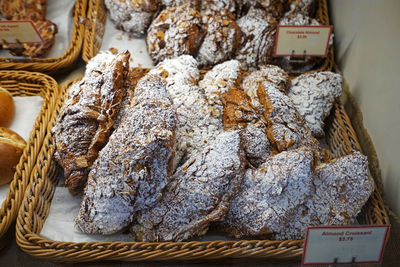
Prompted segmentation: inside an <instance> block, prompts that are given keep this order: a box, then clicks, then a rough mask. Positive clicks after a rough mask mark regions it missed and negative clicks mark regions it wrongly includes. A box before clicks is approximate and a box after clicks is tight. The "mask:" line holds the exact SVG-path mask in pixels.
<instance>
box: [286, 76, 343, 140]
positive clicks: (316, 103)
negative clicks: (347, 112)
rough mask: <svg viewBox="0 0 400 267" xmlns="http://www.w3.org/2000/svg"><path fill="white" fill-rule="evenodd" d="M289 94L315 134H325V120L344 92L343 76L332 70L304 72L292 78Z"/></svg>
mask: <svg viewBox="0 0 400 267" xmlns="http://www.w3.org/2000/svg"><path fill="white" fill-rule="evenodd" d="M287 94H288V96H289V97H290V99H291V100H292V102H293V104H294V106H295V107H296V109H297V110H298V111H299V113H300V114H301V116H303V118H304V120H305V122H306V125H307V126H308V128H310V130H311V132H312V134H313V135H314V136H324V130H323V126H324V120H325V118H326V117H327V116H328V115H329V113H330V111H331V109H332V106H333V103H334V101H335V99H336V98H338V97H340V95H341V94H342V77H341V76H340V74H336V73H333V72H330V71H325V72H315V73H311V74H303V75H300V76H298V77H296V78H294V79H293V80H292V86H291V87H290V88H289V90H288V93H287Z"/></svg>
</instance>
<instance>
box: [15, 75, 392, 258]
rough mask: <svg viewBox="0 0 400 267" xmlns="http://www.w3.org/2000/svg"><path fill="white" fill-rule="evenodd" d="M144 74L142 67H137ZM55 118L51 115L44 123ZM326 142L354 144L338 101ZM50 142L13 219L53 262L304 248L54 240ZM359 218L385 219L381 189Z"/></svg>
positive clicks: (339, 151) (342, 149)
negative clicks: (44, 232)
mask: <svg viewBox="0 0 400 267" xmlns="http://www.w3.org/2000/svg"><path fill="white" fill-rule="evenodd" d="M139 72H140V73H142V74H144V73H145V70H143V69H140V70H139ZM72 83H73V82H71V83H69V84H67V85H66V86H65V87H64V88H63V89H62V90H61V94H60V97H59V101H58V102H57V104H56V112H55V113H57V112H59V110H60V108H61V106H62V103H63V101H64V98H65V92H66V90H68V88H69V87H70V86H71V85H72ZM54 123H55V117H52V120H51V122H50V123H49V125H48V127H52V126H53V125H54ZM325 131H326V133H327V142H328V144H329V146H330V149H331V150H332V152H333V153H334V154H335V155H336V156H343V155H347V154H349V153H350V152H351V151H352V150H353V149H359V147H360V146H359V144H358V141H357V137H356V135H355V134H354V131H353V129H352V127H351V124H350V121H349V118H348V116H347V114H346V112H345V110H344V108H343V106H342V105H341V104H340V102H337V103H336V104H335V107H334V109H333V111H332V113H331V116H330V118H329V123H327V125H326V129H325ZM54 150H55V145H54V143H53V137H52V136H51V134H50V133H49V132H48V133H47V135H46V138H45V140H44V142H43V147H42V150H41V152H40V155H39V157H38V162H37V164H36V166H35V169H34V173H33V174H32V180H31V184H30V186H29V188H28V190H27V197H26V198H25V200H24V202H23V205H22V207H21V209H20V212H19V214H18V219H17V225H16V232H17V243H18V245H19V246H20V247H21V248H22V250H24V251H25V252H26V253H29V254H31V255H33V256H36V257H40V258H44V259H47V260H51V261H55V262H86V261H102V260H123V261H143V260H194V259H223V258H274V259H292V258H299V257H300V256H301V254H302V252H303V242H304V241H303V240H284V241H279V240H278V241H277V240H237V241H190V242H159V243H148V242H81V243H75V242H58V241H52V240H49V239H46V238H43V237H42V236H40V232H41V229H42V227H43V225H44V222H45V220H46V217H47V215H48V213H49V210H50V205H51V201H52V197H53V195H54V192H55V189H56V186H57V184H58V180H57V179H58V178H57V177H58V176H57V168H56V164H55V162H54V160H53V154H54ZM359 221H360V223H362V224H389V219H388V215H387V213H386V211H385V208H384V206H383V201H382V198H381V196H380V194H379V193H378V192H377V191H375V192H374V194H373V196H371V198H370V200H369V201H368V203H367V204H366V205H365V207H364V209H363V211H362V214H361V215H360V216H359Z"/></svg>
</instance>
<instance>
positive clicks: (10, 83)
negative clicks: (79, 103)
mask: <svg viewBox="0 0 400 267" xmlns="http://www.w3.org/2000/svg"><path fill="white" fill-rule="evenodd" d="M0 87H3V88H6V89H7V90H8V91H9V92H10V93H11V94H12V95H13V96H23V97H24V96H41V97H42V98H43V104H42V107H41V110H40V113H39V115H38V117H37V118H36V121H35V124H34V126H33V129H32V131H31V133H30V136H29V140H27V145H26V147H25V149H24V152H23V154H22V156H21V159H20V161H19V163H18V165H17V166H16V171H15V174H14V178H13V180H12V182H11V184H10V189H9V191H8V194H7V198H6V200H5V201H4V202H3V203H2V205H1V210H0V243H2V244H4V243H5V242H4V240H3V237H4V236H5V233H6V232H7V230H8V228H9V227H10V225H11V224H12V223H13V222H14V220H15V218H16V217H17V214H18V210H19V207H20V205H21V203H22V200H23V198H24V196H25V190H26V188H27V186H28V184H29V181H30V180H29V179H30V175H31V173H32V170H33V168H34V166H35V164H36V159H37V155H38V154H39V152H40V149H41V147H42V143H43V141H44V138H45V136H46V133H47V129H48V127H47V126H48V123H49V121H51V119H52V115H53V110H54V106H55V103H56V101H57V94H58V91H59V90H58V85H57V83H56V82H55V81H54V79H53V78H51V77H49V76H47V75H44V74H41V73H37V72H26V71H0Z"/></svg>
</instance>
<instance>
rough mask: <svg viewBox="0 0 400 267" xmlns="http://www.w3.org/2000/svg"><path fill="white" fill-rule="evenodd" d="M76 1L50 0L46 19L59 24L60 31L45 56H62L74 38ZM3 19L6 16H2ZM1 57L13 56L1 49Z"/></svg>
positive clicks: (0, 17)
mask: <svg viewBox="0 0 400 267" xmlns="http://www.w3.org/2000/svg"><path fill="white" fill-rule="evenodd" d="M74 4H75V1H71V0H67V1H65V0H48V1H47V14H46V19H48V20H50V21H52V22H53V23H55V24H56V25H57V29H58V33H57V34H56V37H55V42H54V45H53V47H52V48H51V49H50V51H49V53H48V54H47V55H46V56H45V58H50V57H61V56H62V55H63V54H64V52H65V51H66V50H67V48H68V46H69V44H70V43H71V40H72V28H73V25H74V23H73V16H74V14H73V10H74ZM0 19H1V20H4V17H2V16H0ZM0 57H13V56H12V55H11V54H10V53H9V52H8V51H7V50H0Z"/></svg>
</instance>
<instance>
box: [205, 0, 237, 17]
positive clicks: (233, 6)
mask: <svg viewBox="0 0 400 267" xmlns="http://www.w3.org/2000/svg"><path fill="white" fill-rule="evenodd" d="M242 6H243V1H242V0H202V1H201V10H202V12H205V11H207V10H208V11H209V10H213V11H222V10H226V11H229V12H230V13H232V14H233V15H234V16H235V17H236V18H238V17H240V14H241V10H242Z"/></svg>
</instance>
